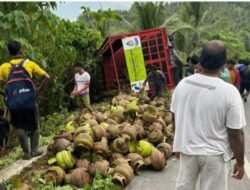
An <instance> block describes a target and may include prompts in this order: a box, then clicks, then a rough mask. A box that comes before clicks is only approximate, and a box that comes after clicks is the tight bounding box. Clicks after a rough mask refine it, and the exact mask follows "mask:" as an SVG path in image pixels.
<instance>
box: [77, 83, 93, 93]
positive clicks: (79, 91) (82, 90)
mask: <svg viewBox="0 0 250 190" xmlns="http://www.w3.org/2000/svg"><path fill="white" fill-rule="evenodd" d="M89 86H90V84H86V86H85V87H84V88H82V89H80V90H78V91H75V93H74V94H75V95H80V94H82V92H84V91H85V90H86V89H88V88H89Z"/></svg>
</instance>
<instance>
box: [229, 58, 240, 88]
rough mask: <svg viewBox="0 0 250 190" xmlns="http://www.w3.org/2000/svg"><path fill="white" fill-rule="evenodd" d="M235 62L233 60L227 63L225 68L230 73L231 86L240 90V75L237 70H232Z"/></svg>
mask: <svg viewBox="0 0 250 190" xmlns="http://www.w3.org/2000/svg"><path fill="white" fill-rule="evenodd" d="M235 65H236V62H235V61H234V60H233V59H229V60H228V61H227V68H228V70H229V72H230V83H231V84H233V85H234V86H235V87H236V88H237V89H240V74H239V71H238V70H237V69H235V68H234V66H235Z"/></svg>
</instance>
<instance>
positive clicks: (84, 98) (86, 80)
mask: <svg viewBox="0 0 250 190" xmlns="http://www.w3.org/2000/svg"><path fill="white" fill-rule="evenodd" d="M74 68H75V73H76V74H75V86H74V89H73V91H72V93H71V97H76V98H77V102H78V105H79V108H80V113H82V109H83V106H85V107H87V108H88V110H89V111H90V112H93V109H92V107H91V105H90V97H89V86H90V75H89V73H87V72H86V71H85V70H84V68H83V66H82V65H81V63H76V64H75V65H74Z"/></svg>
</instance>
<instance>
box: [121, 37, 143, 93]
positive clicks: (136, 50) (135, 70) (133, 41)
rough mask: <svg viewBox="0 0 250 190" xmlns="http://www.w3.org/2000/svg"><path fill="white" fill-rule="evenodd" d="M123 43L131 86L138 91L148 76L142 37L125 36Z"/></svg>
mask: <svg viewBox="0 0 250 190" xmlns="http://www.w3.org/2000/svg"><path fill="white" fill-rule="evenodd" d="M122 44H123V48H124V53H125V58H126V64H127V69H128V74H129V79H130V83H131V88H132V90H134V91H135V92H138V91H140V89H141V88H142V85H143V82H144V81H145V79H146V78H147V74H146V68H145V63H144V57H143V52H142V46H141V40H140V37H139V36H132V37H127V38H124V39H122Z"/></svg>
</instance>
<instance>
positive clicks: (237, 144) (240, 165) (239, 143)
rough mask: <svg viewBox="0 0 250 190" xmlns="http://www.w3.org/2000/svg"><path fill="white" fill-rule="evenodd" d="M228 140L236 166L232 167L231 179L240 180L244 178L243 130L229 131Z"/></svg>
mask: <svg viewBox="0 0 250 190" xmlns="http://www.w3.org/2000/svg"><path fill="white" fill-rule="evenodd" d="M228 138H229V144H230V147H231V149H232V151H233V153H234V157H235V159H236V164H235V165H234V170H233V174H234V175H233V177H234V178H235V179H242V177H243V176H244V153H245V138H244V131H243V129H229V128H228Z"/></svg>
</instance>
